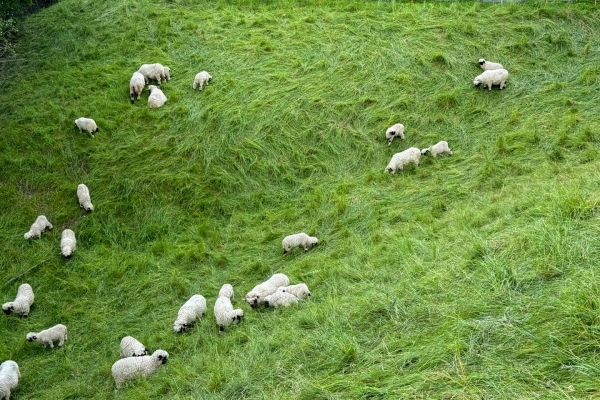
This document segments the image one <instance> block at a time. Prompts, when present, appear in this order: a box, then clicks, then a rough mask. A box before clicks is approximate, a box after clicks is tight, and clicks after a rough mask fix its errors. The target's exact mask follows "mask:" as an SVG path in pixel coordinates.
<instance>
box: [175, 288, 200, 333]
mask: <svg viewBox="0 0 600 400" xmlns="http://www.w3.org/2000/svg"><path fill="white" fill-rule="evenodd" d="M205 312H206V299H205V298H204V296H201V295H199V294H195V295H193V296H192V297H191V298H190V299H189V300H188V301H186V302H185V303H184V304H183V305H182V306H181V308H180V309H179V312H178V313H177V319H176V320H175V322H174V323H173V329H174V330H175V332H177V333H183V332H184V331H185V330H186V329H187V328H189V327H191V326H192V325H193V324H194V322H195V321H196V320H197V319H199V318H202V316H203V315H204V313H205Z"/></svg>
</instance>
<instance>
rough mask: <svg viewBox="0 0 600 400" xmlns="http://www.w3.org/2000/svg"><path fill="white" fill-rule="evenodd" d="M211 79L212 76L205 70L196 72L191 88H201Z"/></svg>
mask: <svg viewBox="0 0 600 400" xmlns="http://www.w3.org/2000/svg"><path fill="white" fill-rule="evenodd" d="M210 81H212V76H210V75H209V74H208V72H206V71H202V72H198V73H197V74H196V77H195V78H194V83H193V84H192V88H193V89H196V88H198V89H199V90H202V87H203V86H204V85H208V82H210Z"/></svg>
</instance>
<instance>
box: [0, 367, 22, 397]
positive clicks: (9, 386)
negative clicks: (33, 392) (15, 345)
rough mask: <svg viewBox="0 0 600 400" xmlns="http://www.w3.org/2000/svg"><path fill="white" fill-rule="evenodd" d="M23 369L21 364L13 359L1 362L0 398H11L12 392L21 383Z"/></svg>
mask: <svg viewBox="0 0 600 400" xmlns="http://www.w3.org/2000/svg"><path fill="white" fill-rule="evenodd" d="M19 379H21V371H19V365H18V364H17V363H16V362H14V361H13V360H6V361H4V362H3V363H2V364H0V400H2V399H6V400H10V392H11V390H13V389H14V388H16V387H17V385H18V384H19Z"/></svg>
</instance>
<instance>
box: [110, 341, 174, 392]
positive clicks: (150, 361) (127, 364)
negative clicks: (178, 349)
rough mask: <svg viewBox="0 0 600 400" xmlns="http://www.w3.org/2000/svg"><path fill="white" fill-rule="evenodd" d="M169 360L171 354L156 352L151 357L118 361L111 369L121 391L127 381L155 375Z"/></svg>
mask: <svg viewBox="0 0 600 400" xmlns="http://www.w3.org/2000/svg"><path fill="white" fill-rule="evenodd" d="M168 359H169V353H167V352H166V351H164V350H156V351H155V352H154V353H152V355H150V356H140V357H127V358H121V359H120V360H117V361H116V362H115V363H114V364H113V365H112V367H111V369H110V370H111V372H112V376H113V378H114V380H115V384H116V386H117V389H120V388H121V387H122V386H123V383H124V382H125V381H130V380H133V379H137V377H138V376H140V375H141V376H143V377H147V376H150V375H152V374H154V373H155V372H156V371H158V368H159V367H160V366H161V365H163V364H166V363H167V360H168Z"/></svg>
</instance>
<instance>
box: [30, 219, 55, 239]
mask: <svg viewBox="0 0 600 400" xmlns="http://www.w3.org/2000/svg"><path fill="white" fill-rule="evenodd" d="M51 230H52V224H51V223H50V221H48V218H46V216H45V215H40V216H39V217H37V218H36V220H35V222H34V223H33V224H31V227H30V228H29V232H26V233H25V234H24V235H23V237H24V238H25V239H39V238H40V237H41V236H42V233H44V232H46V231H51Z"/></svg>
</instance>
